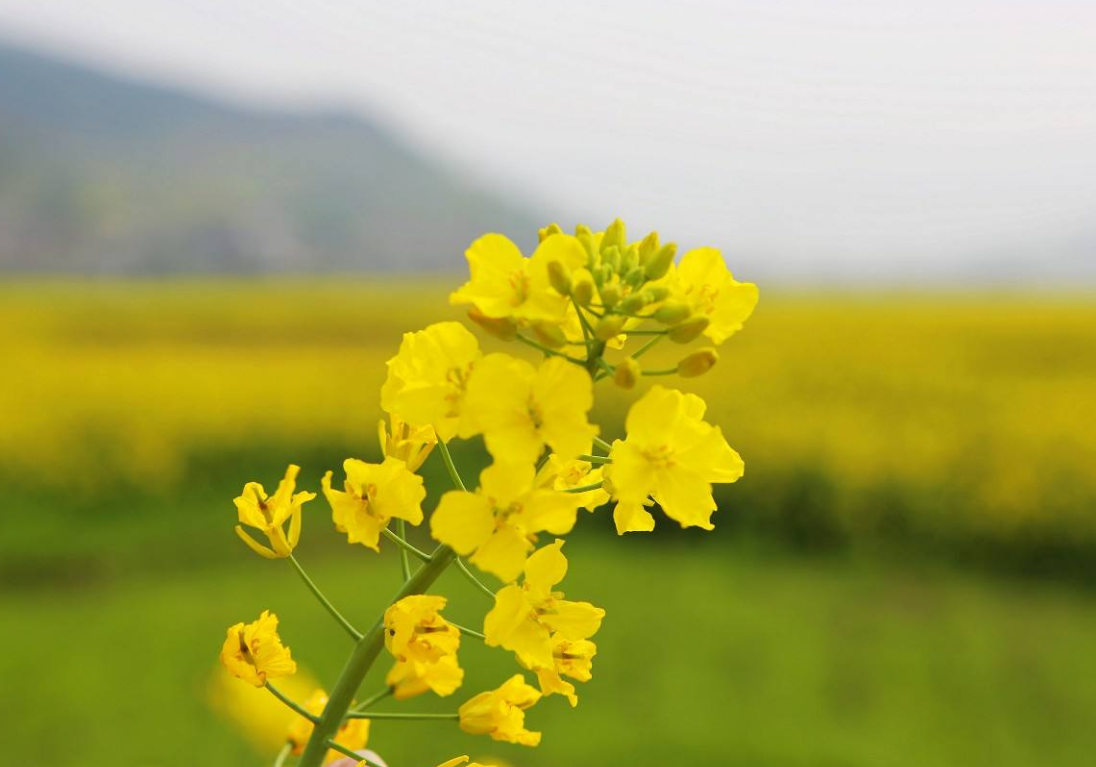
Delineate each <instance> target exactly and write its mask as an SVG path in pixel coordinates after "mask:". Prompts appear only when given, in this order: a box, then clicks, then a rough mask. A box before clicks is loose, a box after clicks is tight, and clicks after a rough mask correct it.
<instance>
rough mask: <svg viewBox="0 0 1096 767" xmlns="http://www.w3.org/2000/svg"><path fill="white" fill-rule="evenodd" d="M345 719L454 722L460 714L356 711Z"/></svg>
mask: <svg viewBox="0 0 1096 767" xmlns="http://www.w3.org/2000/svg"><path fill="white" fill-rule="evenodd" d="M346 718H347V719H378V720H380V719H391V720H393V721H412V720H420V719H426V720H430V719H433V720H438V719H448V720H455V719H460V714H457V713H452V714H412V713H403V712H395V711H361V712H357V711H356V712H354V713H352V714H347V715H346Z"/></svg>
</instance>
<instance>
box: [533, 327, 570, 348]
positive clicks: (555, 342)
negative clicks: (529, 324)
mask: <svg viewBox="0 0 1096 767" xmlns="http://www.w3.org/2000/svg"><path fill="white" fill-rule="evenodd" d="M533 335H535V336H536V337H537V340H538V341H540V342H541V343H542V344H544V345H545V346H548V347H551V348H552V349H559V348H562V347H564V346H566V345H567V336H566V335H564V333H563V328H561V327H560V326H559V325H558V324H556V323H554V322H538V323H536V324H535V325H533Z"/></svg>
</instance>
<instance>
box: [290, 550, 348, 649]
mask: <svg viewBox="0 0 1096 767" xmlns="http://www.w3.org/2000/svg"><path fill="white" fill-rule="evenodd" d="M288 559H289V561H290V563H291V564H292V565H293V567H295V568H296V569H297V573H298V574H299V575H300V576H301V580H303V581H304V584H305V585H306V586H308V588H309V590H311V592H312V593H313V594H314V595H315V596H316V599H318V600H320V604H322V605H323V606H324V607H325V608H327V611H328V612H329V613H331V617H332V618H334V619H335V620H336V621H338V622H339V625H340V626H342V627H343V628H344V629H346V633H347V634H349V635H350V636H351V637H353V638H354V640H355V641H357V640H359V639H361V638H362V633H361V632H360V631H358V630H357V629H356V628H354V627H353V626H352V625H351V623H350V621H348V620H347V619H346V618H344V617H343V616H342V613H340V612H339V611H338V610H337V609H335V605H333V604H331V602H330V601H329V600H328V599H327V597H325V596H324V595H323V592H322V591H320V587H319V586H317V585H316V584H315V583H313V581H312V579H311V578H309V577H308V573H306V572H305V571H304V568H303V567H301V563H300V562H298V561H297V558H296V557H295V556H293V555H292V554H290V555H289V557H288Z"/></svg>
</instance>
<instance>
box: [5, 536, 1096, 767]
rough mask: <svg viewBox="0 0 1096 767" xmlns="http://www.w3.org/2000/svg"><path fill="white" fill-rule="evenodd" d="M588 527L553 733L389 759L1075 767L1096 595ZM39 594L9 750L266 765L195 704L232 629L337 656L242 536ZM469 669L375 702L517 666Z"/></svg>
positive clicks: (24, 621) (283, 581)
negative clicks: (246, 622)
mask: <svg viewBox="0 0 1096 767" xmlns="http://www.w3.org/2000/svg"><path fill="white" fill-rule="evenodd" d="M584 532H585V531H584V530H580V531H579V532H578V533H577V534H576V535H575V536H574V537H573V538H572V539H571V540H570V541H569V542H568V544H567V550H568V553H569V554H570V555H571V560H572V571H571V574H570V575H569V577H568V579H567V581H565V583H564V588H565V589H566V591H567V592H568V594H569V595H570V596H572V597H575V598H579V599H589V600H591V601H593V602H594V603H596V604H600V605H602V606H604V607H606V608H607V609H608V618H607V620H606V622H605V625H604V628H603V630H602V632H601V633H600V634H599V635H598V637H597V639H598V644H599V648H600V650H599V655H598V657H597V659H596V661H595V675H594V679H593V681H592V682H590V683H588V684H587V685H585V686H582V687H581V688H580V695H581V698H582V700H581V703H580V705H579V708H578V709H577V710H571V709H569V708H568V707H567V705H566V703H565V701H563V699H561V698H551V699H547V700H545V701H543V702H542V703H540V704H538V706H537V707H535V708H534V709H533V710H532V711H531V712H530V713H529V717H528V721H529V723H530V725H531V726H533V727H534V728H537V729H542V730H543V731H544V733H545V737H544V743H543V745H542V746H541V747H540V748H539V749H532V750H528V749H522V748H520V747H516V746H508V745H504V744H496V743H493V742H492V741H489V740H486V739H482V738H478V739H477V738H471V737H469V736H465V735H462V734H461V733H459V732H457V731H456V729H455V727H453V726H451V725H449V724H448V723H446V724H435V723H431V724H417V723H404V722H384V723H376V724H375V725H374V728H373V737H372V741H371V745H372V746H373V747H374V748H376V749H377V750H378V751H379V752H380V753H382V754H383V755H385V756H386V758H387V759H388V761H389V763H390V765H392V767H433V765H435V764H437V763H439V762H441V761H442V760H443V759H444V758H447V757H449V756H452V755H454V754H457V753H471V754H473V755H476V756H479V757H480V758H481V759H484V758H488V757H495V758H498V759H500V760H505V761H506V762H509V763H511V764H513V765H515V767H520V766H521V765H528V766H529V767H535V766H536V765H544V766H545V767H547V766H548V765H553V766H556V765H575V764H628V765H636V766H637V767H642V766H644V765H651V766H652V767H653V766H654V765H665V764H683V765H695V766H698V767H699V766H702V765H739V764H741V765H754V766H757V765H761V766H768V765H772V766H774V767H776V766H780V767H785V766H787V767H792V766H796V765H834V766H835V767H836V766H837V765H841V766H842V767H845V766H848V767H853V766H856V765H864V766H865V767H866V766H868V765H873V766H874V765H881V764H886V765H895V766H897V767H901V766H902V765H910V766H911V767H914V766H916V767H922V766H923V765H926V764H931V765H964V766H965V765H969V764H994V765H998V766H999V767H1007V766H1008V765H1030V764H1055V765H1088V764H1091V757H1092V753H1094V751H1096V731H1094V730H1093V729H1092V728H1091V727H1090V726H1089V725H1090V716H1091V712H1092V711H1093V710H1096V688H1094V687H1093V686H1092V685H1091V684H1089V683H1088V680H1090V679H1091V678H1092V676H1093V674H1094V673H1096V659H1094V656H1093V654H1092V652H1091V649H1092V637H1093V636H1094V635H1096V600H1094V599H1093V597H1092V596H1091V595H1089V594H1086V593H1084V592H1078V591H1072V590H1067V589H1062V588H1055V587H1051V586H1048V585H1036V584H1031V583H1027V584H1024V583H1017V582H1010V581H1002V580H986V579H983V578H980V577H976V576H971V575H963V574H957V573H955V572H953V571H950V570H947V569H941V568H933V569H928V570H923V569H917V568H914V567H913V566H911V565H908V564H907V565H897V564H896V565H881V564H875V565H868V564H864V563H860V562H858V561H852V560H848V559H829V558H821V559H805V560H804V559H792V558H789V557H788V556H787V555H785V554H773V553H769V552H763V551H759V550H755V549H748V548H745V547H733V546H731V547H728V546H726V545H724V544H723V543H722V542H719V541H716V540H714V539H713V538H708V539H703V538H701V537H699V536H690V537H689V538H687V539H681V540H675V541H669V542H666V541H648V540H645V539H642V538H637V537H629V538H624V539H621V540H618V541H606V540H604V539H601V538H593V537H591V536H588V535H584ZM225 535H226V536H228V535H230V532H229V531H228V529H227V528H226V529H225ZM712 535H713V536H718V535H719V533H718V532H716V533H714V534H712ZM317 537H322V536H320V535H319V534H318V533H317ZM301 558H302V560H303V561H304V563H305V564H306V566H307V567H309V569H310V570H311V571H312V573H313V575H314V577H315V578H316V579H317V580H318V581H319V582H320V583H321V584H322V585H323V586H324V587H325V589H326V590H327V591H328V595H329V596H330V597H332V599H334V600H335V601H336V603H337V604H339V605H340V606H342V607H344V608H345V612H346V613H347V614H348V615H349V616H350V617H351V619H352V620H354V621H356V622H358V623H360V624H365V623H366V622H367V621H368V620H369V618H370V616H371V615H373V614H374V613H375V612H376V611H377V610H378V609H380V607H381V606H382V605H383V604H384V601H385V599H386V598H387V597H388V596H389V595H390V593H391V592H392V591H393V590H394V589H395V588H396V586H397V578H398V567H397V565H396V562H395V559H394V557H391V556H382V557H376V556H375V555H373V554H371V553H369V552H367V551H365V550H364V549H362V550H351V549H348V548H346V547H345V546H343V547H341V548H339V549H335V550H332V549H330V548H329V546H327V545H320V544H314V545H312V546H311V547H310V548H309V549H307V550H305V551H303V552H302V557H301ZM10 585H11V584H9V586H10ZM34 586H35V584H34V583H33V582H28V581H24V582H22V583H20V584H19V589H18V590H14V589H10V588H9V589H7V590H5V591H2V592H0V626H3V627H4V631H3V640H0V641H2V644H0V679H3V688H4V694H3V695H2V696H0V744H2V746H0V748H2V749H3V752H4V753H3V757H2V759H0V761H2V762H3V763H6V764H28V765H29V764H49V765H51V767H65V766H66V765H73V766H75V765H80V766H81V767H96V766H97V765H104V766H106V765H109V766H110V767H123V766H128V765H134V766H135V767H174V766H176V765H178V766H179V767H182V766H183V765H187V766H188V767H189V766H190V765H196V764H199V765H209V766H210V767H219V766H221V765H224V766H225V767H228V766H231V767H237V766H238V765H263V764H269V762H270V759H271V758H272V754H266V753H264V754H260V753H256V752H255V751H254V750H252V748H251V747H249V746H248V745H247V744H246V743H245V742H244V741H243V739H242V738H241V737H240V736H239V735H238V734H237V733H236V732H235V730H234V729H233V727H232V726H231V725H230V724H228V723H227V722H225V721H223V720H222V719H221V718H220V717H219V716H218V715H217V714H216V713H214V712H213V711H212V710H211V709H210V707H209V705H208V703H207V700H206V696H207V693H206V687H207V683H208V679H209V677H210V674H211V673H213V672H214V667H215V662H216V654H217V651H218V649H219V646H220V642H221V640H222V638H223V632H224V629H225V627H226V626H227V625H228V624H230V623H232V622H235V621H236V620H241V619H251V618H253V617H254V615H256V614H257V613H258V612H259V610H260V609H262V608H270V609H273V610H275V611H277V612H278V613H279V614H280V615H281V616H282V621H283V637H284V638H285V640H286V641H287V642H288V643H289V644H290V645H291V646H292V648H293V651H294V655H295V656H296V657H297V658H298V659H299V660H300V661H301V662H302V663H303V664H305V665H307V666H308V667H309V668H310V669H312V670H313V671H314V672H315V673H316V674H317V675H318V676H319V678H320V679H322V680H326V681H327V683H328V684H330V682H331V680H332V679H333V678H334V676H335V675H336V674H337V672H338V669H339V667H340V665H341V662H342V660H343V658H344V654H345V652H346V651H347V649H348V645H347V641H346V638H345V636H343V635H342V634H340V630H339V628H338V627H337V626H336V625H335V624H334V623H333V622H332V621H331V620H330V618H329V617H328V616H327V615H326V614H325V613H323V612H322V610H321V609H320V608H319V607H318V605H316V604H314V603H313V602H312V601H310V597H309V595H308V594H307V592H306V591H305V590H304V588H303V587H302V586H301V584H300V583H299V582H298V581H297V580H296V576H295V575H294V574H293V573H292V571H291V570H290V568H289V567H288V565H285V563H281V562H267V561H265V560H260V559H258V558H256V557H251V556H248V555H247V553H246V552H245V551H244V550H243V548H242V547H239V550H238V551H235V552H234V553H233V558H232V559H222V558H221V557H214V558H212V559H211V560H210V561H209V562H208V563H207V564H204V565H203V566H202V567H192V568H188V567H176V566H170V567H164V568H162V569H159V570H157V569H150V568H142V569H139V570H136V571H134V572H133V573H132V574H130V575H129V576H128V577H118V576H117V574H112V575H107V576H104V577H102V578H100V579H98V580H90V581H87V582H81V581H80V579H79V578H75V579H70V580H69V581H68V582H65V583H58V582H45V583H44V584H43V585H42V586H41V588H38V589H35V588H34ZM438 591H439V592H440V593H445V594H447V595H450V597H451V612H452V615H453V617H454V618H456V619H458V620H462V621H467V622H468V623H470V624H474V622H475V621H476V620H477V619H478V616H480V615H481V614H482V611H483V609H484V608H485V606H486V605H485V604H484V602H486V600H485V599H484V598H483V596H482V595H480V594H479V593H477V592H476V591H474V590H473V589H472V588H471V587H470V586H468V585H467V584H465V583H464V582H463V581H461V580H460V579H459V578H458V577H455V574H451V575H447V576H446V577H445V579H443V581H442V582H441V584H440V585H439V587H438ZM462 662H463V663H464V664H465V665H466V667H467V668H468V671H469V675H468V679H467V681H466V684H465V687H464V688H463V689H462V690H461V691H459V692H458V693H457V695H456V696H454V698H452V699H449V700H444V701H441V700H437V699H432V700H422V701H415V702H413V703H408V704H388V706H389V707H391V706H396V705H399V706H407V707H411V706H415V707H417V708H426V709H429V710H434V711H443V710H452V709H454V708H455V707H456V705H458V703H459V702H460V700H463V699H464V697H466V696H467V695H470V694H472V693H473V692H475V691H478V690H480V689H483V688H485V687H487V686H491V685H494V684H496V683H497V682H499V681H501V680H502V679H504V678H505V677H506V676H508V675H510V674H511V673H514V671H515V669H516V667H515V664H514V662H513V660H512V658H511V657H509V656H508V655H506V654H505V653H502V652H501V651H489V650H488V649H487V648H485V647H482V646H480V645H478V644H477V643H476V641H475V640H473V639H466V640H465V646H464V647H463V648H462ZM378 679H379V677H375V678H371V680H369V681H367V683H366V692H368V691H370V690H372V689H374V688H375V687H377V686H378V685H379V681H377V680H378Z"/></svg>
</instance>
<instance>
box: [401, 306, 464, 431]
mask: <svg viewBox="0 0 1096 767" xmlns="http://www.w3.org/2000/svg"><path fill="white" fill-rule="evenodd" d="M479 358H480V350H479V342H478V341H477V340H476V337H475V336H474V335H472V334H471V333H470V332H469V331H468V330H467V329H466V328H465V327H464V326H463V325H461V324H460V323H457V322H438V323H436V324H434V325H430V326H428V327H427V328H426V329H425V330H420V331H418V332H415V333H404V334H403V342H402V343H401V344H400V349H399V352H397V354H396V356H395V357H393V358H392V359H390V360H388V363H387V364H388V376H387V378H386V379H385V382H384V386H382V387H381V407H383V408H384V410H385V412H386V413H389V414H390V415H395V416H398V417H399V418H400V419H401V420H403V421H405V422H406V423H408V424H410V425H411V426H415V427H422V426H433V427H434V431H435V432H436V433H437V435H438V438H439V439H442V440H444V441H446V442H448V441H449V440H450V439H452V438H453V437H454V436H457V435H458V434H459V435H460V436H461V437H470V436H472V435H473V434H474V433H475V432H474V431H471V430H470V428H469V426H468V425H467V424H466V423H465V422H464V419H463V417H462V415H463V402H464V391H465V385H466V383H467V379H468V375H469V373H471V371H472V367H473V365H475V363H476V361H477V360H478V359H479Z"/></svg>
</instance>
